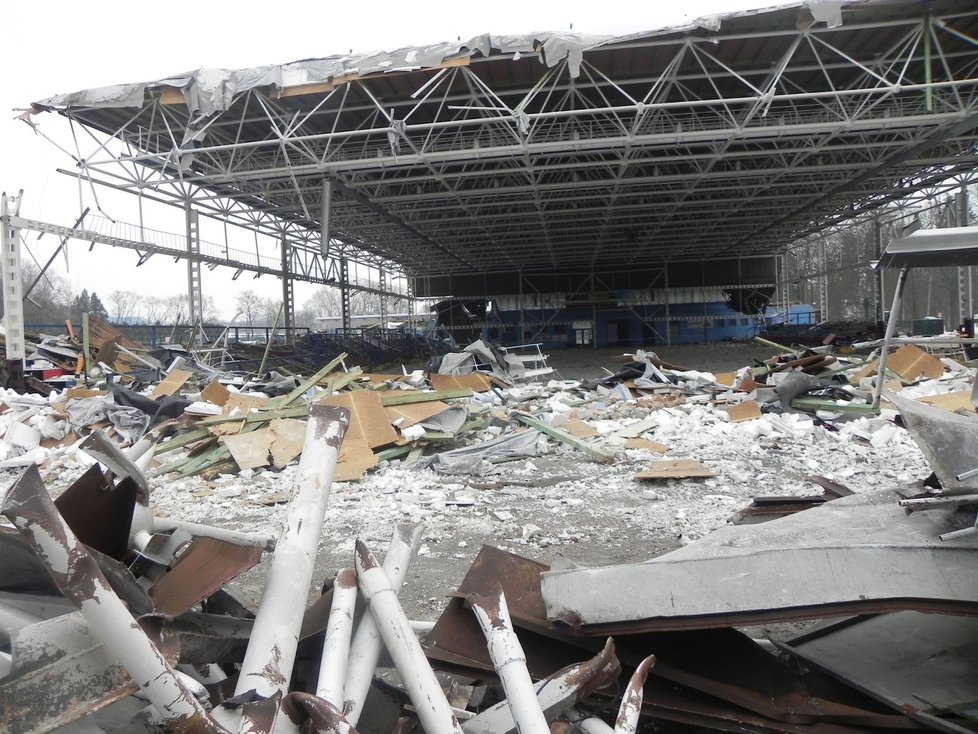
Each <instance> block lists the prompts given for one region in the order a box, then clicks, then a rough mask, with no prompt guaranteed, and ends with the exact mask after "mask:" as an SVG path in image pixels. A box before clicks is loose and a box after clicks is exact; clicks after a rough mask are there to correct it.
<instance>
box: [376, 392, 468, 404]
mask: <svg viewBox="0 0 978 734" xmlns="http://www.w3.org/2000/svg"><path fill="white" fill-rule="evenodd" d="M472 395H473V392H472V391H471V390H469V389H468V388H460V389H456V390H426V391H423V392H422V391H418V392H406V391H404V392H402V391H400V390H396V391H391V392H389V393H383V394H382V397H381V401H382V403H383V405H384V407H385V408H386V407H389V406H391V405H406V404H407V403H424V402H426V401H429V400H452V399H454V398H470V397H472Z"/></svg>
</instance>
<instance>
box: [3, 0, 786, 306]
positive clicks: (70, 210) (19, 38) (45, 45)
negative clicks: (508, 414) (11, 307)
mask: <svg viewBox="0 0 978 734" xmlns="http://www.w3.org/2000/svg"><path fill="white" fill-rule="evenodd" d="M773 4H776V3H773V2H758V1H757V0H753V1H752V0H685V2H665V1H664V0H651V1H650V2H645V3H640V2H634V1H632V2H598V1H596V0H590V1H583V0H565V1H564V2H560V3H556V2H532V0H531V1H527V0H518V1H517V0H491V1H490V2H479V3H470V4H466V3H459V2H441V1H440V0H428V2H421V3H418V2H388V1H387V0H381V1H379V2H378V1H376V0H375V2H322V1H321V2H311V1H310V2H289V0H284V1H283V2H277V3H274V2H262V3H256V2H251V1H250V0H248V1H246V2H240V1H239V2H233V3H231V2H212V1H211V0H196V1H195V2H186V1H185V0H171V2H168V3H163V4H159V3H145V2H138V1H137V2H132V1H131V0H130V1H129V2H108V1H105V0H90V1H89V2H77V0H76V1H74V2H66V1H65V0H48V1H47V2H44V1H40V2H27V1H26V0H24V1H22V2H14V0H0V27H2V28H3V29H4V40H3V42H0V61H2V66H0V69H2V74H3V77H2V81H0V110H2V111H3V112H5V113H7V114H5V115H4V116H3V117H2V118H0V156H2V159H0V188H2V189H3V190H4V191H6V192H7V193H8V194H10V193H16V191H17V190H19V189H23V190H24V198H23V203H22V205H21V215H22V216H25V217H29V218H32V219H39V220H41V221H45V222H51V223H54V224H64V225H70V224H71V223H72V222H74V220H75V218H76V217H77V216H78V214H79V213H80V208H79V196H78V193H77V186H76V185H75V184H74V183H72V182H71V181H70V180H69V179H68V177H66V176H64V175H63V174H59V173H57V172H56V169H58V168H71V167H72V166H73V162H72V161H71V159H70V158H68V157H67V156H66V155H65V154H64V153H62V152H60V151H59V150H57V148H56V147H55V146H53V145H52V144H51V143H49V142H47V141H45V140H43V139H42V138H40V137H39V136H36V135H35V134H34V133H33V132H32V131H31V130H30V128H29V127H28V126H27V125H25V124H24V123H23V122H20V121H17V120H15V119H13V118H14V117H15V116H16V114H17V112H16V111H15V110H17V109H18V108H20V109H23V108H24V107H26V106H27V105H28V104H29V103H30V102H33V101H37V100H41V99H45V98H48V97H51V96H53V95H55V94H60V93H63V92H73V91H77V90H80V89H89V88H93V87H100V86H106V85H110V84H119V83H126V82H140V81H149V80H153V79H159V78H162V77H166V76H170V75H173V74H177V73H180V72H184V71H189V70H192V69H196V68H200V67H223V68H232V69H233V68H242V67H249V66H261V65H264V64H274V63H284V62H288V61H294V60H297V59H304V58H315V57H321V56H329V55H332V54H338V53H347V52H349V51H351V50H352V51H353V52H355V53H360V52H364V53H365V52H370V51H383V50H391V49H394V48H399V47H403V46H420V45H426V44H430V43H436V42H440V41H454V40H456V39H457V38H459V37H461V38H463V39H465V38H470V37H472V36H475V35H478V34H481V33H487V32H488V33H529V32H532V31H544V30H568V29H569V28H570V27H571V25H572V24H573V30H574V31H577V32H582V33H597V34H625V33H632V32H636V31H642V30H650V29H655V28H661V27H663V26H667V25H673V24H676V23H680V22H683V21H688V20H692V19H694V18H697V17H700V16H702V15H708V14H712V13H721V12H729V11H734V10H741V9H747V8H758V7H766V6H769V5H773ZM35 120H36V121H37V122H39V123H40V125H41V129H42V130H43V131H44V132H45V133H46V134H49V135H51V136H54V137H56V138H59V139H61V138H63V136H64V135H65V133H66V130H67V126H66V125H64V124H63V123H62V121H61V120H60V119H58V118H57V117H56V116H54V115H42V116H39V117H36V118H35ZM86 203H88V202H86ZM110 214H111V212H110ZM27 243H28V247H29V248H30V251H31V253H32V254H33V256H34V257H35V258H36V259H37V260H38V261H40V262H43V261H45V260H46V259H47V258H48V257H49V255H50V254H51V252H53V249H54V247H56V245H57V242H56V241H55V239H54V238H53V237H50V236H47V237H44V238H42V239H41V240H40V241H38V240H37V237H36V235H33V234H31V235H29V236H28V237H27ZM25 257H26V259H28V260H29V259H30V255H26V256H25ZM135 263H136V254H135V253H133V252H131V251H128V250H122V249H114V248H109V247H105V246H101V245H96V246H95V248H94V250H93V251H92V252H89V251H88V247H87V245H85V244H84V243H78V242H73V243H71V244H70V245H69V257H68V267H67V269H66V267H65V263H64V260H59V261H58V264H57V267H56V269H55V270H56V272H58V273H59V274H61V275H66V276H67V277H69V278H70V280H71V283H72V285H73V287H75V288H76V289H79V290H80V289H81V288H83V287H85V288H88V289H89V290H95V291H97V292H99V294H100V295H101V296H102V300H103V301H106V303H108V298H107V296H108V295H109V293H110V292H111V291H113V290H116V289H129V290H137V291H139V292H141V293H146V294H151V295H159V296H164V295H171V294H173V293H177V292H181V293H182V292H185V291H186V266H185V265H183V264H179V265H177V264H174V263H172V261H168V260H164V259H162V258H154V259H152V260H150V262H149V263H148V264H147V265H144V266H143V267H141V268H138V269H137V268H136V266H135ZM230 275H231V273H230V271H229V270H227V269H224V268H218V269H216V270H214V271H207V270H205V271H204V281H203V290H204V292H205V294H210V295H213V296H215V297H216V298H217V299H218V302H219V303H220V304H221V305H222V307H223V308H222V311H223V312H224V313H225V316H226V317H227V318H230V317H231V316H232V315H233V301H234V294H235V292H236V291H238V290H240V289H243V288H251V289H253V290H256V291H258V292H259V293H260V294H261V295H263V296H265V297H272V298H279V297H280V294H281V287H280V285H279V284H278V283H277V282H276V281H275V280H273V279H272V278H268V277H263V278H261V279H259V280H253V279H250V278H247V277H242V278H241V279H240V280H238V281H236V282H232V281H231V280H230ZM306 288H307V287H306V286H301V287H299V288H298V289H297V291H296V296H297V305H301V303H302V301H303V300H305V298H307V297H308V295H309V291H308V290H307V289H306ZM110 310H111V309H110Z"/></svg>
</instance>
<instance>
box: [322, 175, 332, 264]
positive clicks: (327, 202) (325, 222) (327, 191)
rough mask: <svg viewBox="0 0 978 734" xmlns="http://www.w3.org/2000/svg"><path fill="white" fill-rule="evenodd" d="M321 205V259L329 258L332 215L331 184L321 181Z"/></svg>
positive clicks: (326, 180) (330, 182)
mask: <svg viewBox="0 0 978 734" xmlns="http://www.w3.org/2000/svg"><path fill="white" fill-rule="evenodd" d="M322 193H323V204H322V210H321V214H320V218H319V250H320V252H322V254H323V259H326V258H328V257H329V232H330V218H331V217H332V214H333V182H332V181H330V180H329V179H327V178H324V179H323V191H322Z"/></svg>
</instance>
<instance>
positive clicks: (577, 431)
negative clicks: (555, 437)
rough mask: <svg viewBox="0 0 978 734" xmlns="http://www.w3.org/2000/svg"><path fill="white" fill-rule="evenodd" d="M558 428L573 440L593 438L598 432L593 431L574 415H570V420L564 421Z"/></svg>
mask: <svg viewBox="0 0 978 734" xmlns="http://www.w3.org/2000/svg"><path fill="white" fill-rule="evenodd" d="M560 427H561V428H562V429H564V430H565V431H567V432H568V433H569V434H570V435H572V436H574V437H575V438H593V437H594V436H597V435H598V432H597V431H596V430H594V428H592V427H591V426H589V425H588V424H587V423H585V422H584V421H582V420H581V419H580V418H578V417H577V416H576V415H572V416H571V417H570V418H568V419H567V420H565V421H564V422H563V423H561V424H560Z"/></svg>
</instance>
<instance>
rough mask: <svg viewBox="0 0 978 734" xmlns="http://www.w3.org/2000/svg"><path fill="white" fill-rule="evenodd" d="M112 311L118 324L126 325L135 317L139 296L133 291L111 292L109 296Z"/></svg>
mask: <svg viewBox="0 0 978 734" xmlns="http://www.w3.org/2000/svg"><path fill="white" fill-rule="evenodd" d="M109 301H111V303H112V311H113V312H114V314H115V320H116V321H117V322H118V323H126V322H127V321H129V320H130V319H132V317H133V316H135V315H136V309H137V307H138V306H139V294H138V293H135V292H133V291H112V293H110V294H109Z"/></svg>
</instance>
